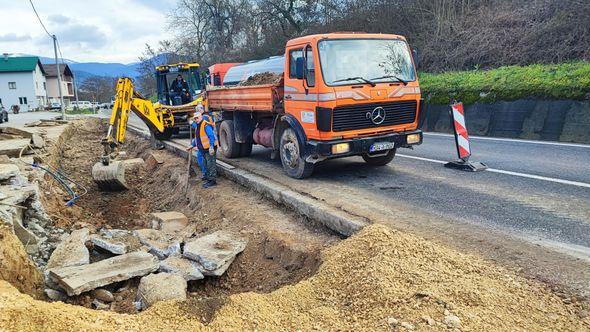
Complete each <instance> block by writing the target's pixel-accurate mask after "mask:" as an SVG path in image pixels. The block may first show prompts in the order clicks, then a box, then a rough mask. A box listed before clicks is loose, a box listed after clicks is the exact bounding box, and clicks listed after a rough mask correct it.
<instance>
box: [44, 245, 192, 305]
mask: <svg viewBox="0 0 590 332" xmlns="http://www.w3.org/2000/svg"><path fill="white" fill-rule="evenodd" d="M159 267H160V263H159V261H158V259H157V258H156V257H155V256H154V255H152V254H149V253H146V252H142V251H136V252H132V253H129V254H124V255H120V256H115V257H112V258H108V259H105V260H102V261H99V262H96V263H92V264H87V265H83V266H70V267H64V268H57V269H51V270H50V271H49V276H50V277H51V279H53V280H54V281H55V282H57V283H58V284H59V285H60V286H61V287H62V288H63V289H64V290H66V292H67V293H68V295H69V296H74V295H79V294H81V293H84V292H87V291H90V290H93V289H96V288H99V287H102V286H105V285H109V284H112V283H115V282H118V281H123V280H127V279H131V278H133V277H139V276H144V275H146V274H149V273H152V272H154V271H156V270H157V269H158V268H159ZM183 280H184V279H183Z"/></svg>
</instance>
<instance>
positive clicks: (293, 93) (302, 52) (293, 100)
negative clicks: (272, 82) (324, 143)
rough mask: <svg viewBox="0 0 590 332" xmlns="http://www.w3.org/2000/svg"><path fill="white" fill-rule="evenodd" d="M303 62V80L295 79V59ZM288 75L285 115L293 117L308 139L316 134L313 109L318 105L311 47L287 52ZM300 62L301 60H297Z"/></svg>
mask: <svg viewBox="0 0 590 332" xmlns="http://www.w3.org/2000/svg"><path fill="white" fill-rule="evenodd" d="M299 58H301V59H302V60H303V62H304V75H303V78H297V75H296V67H297V61H298V60H297V59H299ZM287 61H288V75H285V113H288V114H291V115H293V116H294V117H295V118H296V119H297V120H298V121H299V123H300V124H301V126H302V127H303V129H304V130H305V133H306V134H307V136H308V138H309V137H310V136H312V137H313V136H315V135H314V134H316V133H317V129H316V119H315V107H316V106H317V104H318V98H317V97H318V89H317V87H316V82H315V81H316V73H315V68H317V67H316V63H315V56H314V52H313V48H312V47H311V45H305V46H298V47H293V48H291V49H289V51H288V59H287ZM299 61H301V60H299Z"/></svg>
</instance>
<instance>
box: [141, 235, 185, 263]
mask: <svg viewBox="0 0 590 332" xmlns="http://www.w3.org/2000/svg"><path fill="white" fill-rule="evenodd" d="M133 234H134V235H135V236H137V237H138V238H139V242H140V243H141V244H143V245H146V246H148V247H149V248H150V253H152V254H154V255H156V256H157V257H158V258H159V259H165V258H166V257H168V256H170V255H174V254H180V242H181V241H180V240H178V239H176V238H174V237H172V236H170V235H167V234H165V233H163V232H161V231H159V230H156V229H138V230H136V231H133Z"/></svg>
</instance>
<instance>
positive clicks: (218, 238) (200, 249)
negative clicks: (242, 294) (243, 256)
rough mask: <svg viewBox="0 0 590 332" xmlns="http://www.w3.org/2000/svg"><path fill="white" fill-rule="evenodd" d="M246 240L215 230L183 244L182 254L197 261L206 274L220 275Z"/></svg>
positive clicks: (243, 246)
mask: <svg viewBox="0 0 590 332" xmlns="http://www.w3.org/2000/svg"><path fill="white" fill-rule="evenodd" d="M246 243H247V241H246V240H244V239H236V238H234V237H233V236H232V235H231V234H229V233H227V232H224V231H217V232H215V233H211V234H209V235H205V236H203V237H200V238H197V239H195V240H192V241H190V242H187V243H186V244H185V245H184V252H183V256H184V257H186V258H188V259H192V260H194V261H196V262H198V263H199V264H200V265H201V267H202V269H201V272H203V274H204V275H206V276H221V275H222V274H223V273H225V271H226V270H227V268H228V267H229V266H230V264H231V263H232V262H233V261H234V259H235V258H236V255H238V254H239V253H240V252H242V251H243V250H244V249H245V248H246Z"/></svg>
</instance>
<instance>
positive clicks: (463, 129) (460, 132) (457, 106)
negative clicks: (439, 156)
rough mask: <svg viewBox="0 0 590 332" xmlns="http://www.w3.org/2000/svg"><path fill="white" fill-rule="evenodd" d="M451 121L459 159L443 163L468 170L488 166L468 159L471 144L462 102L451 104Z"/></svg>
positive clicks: (483, 168) (446, 165)
mask: <svg viewBox="0 0 590 332" xmlns="http://www.w3.org/2000/svg"><path fill="white" fill-rule="evenodd" d="M451 123H452V125H453V133H454V134H455V145H456V147H457V155H458V156H459V160H456V161H451V162H448V163H446V164H445V167H448V168H454V169H459V170H462V171H469V172H478V171H483V170H485V169H486V168H488V166H486V165H485V164H484V163H480V162H477V161H470V160H469V157H471V144H470V143H469V134H468V133H467V125H466V124H465V112H464V110H463V103H454V104H452V105H451Z"/></svg>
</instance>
